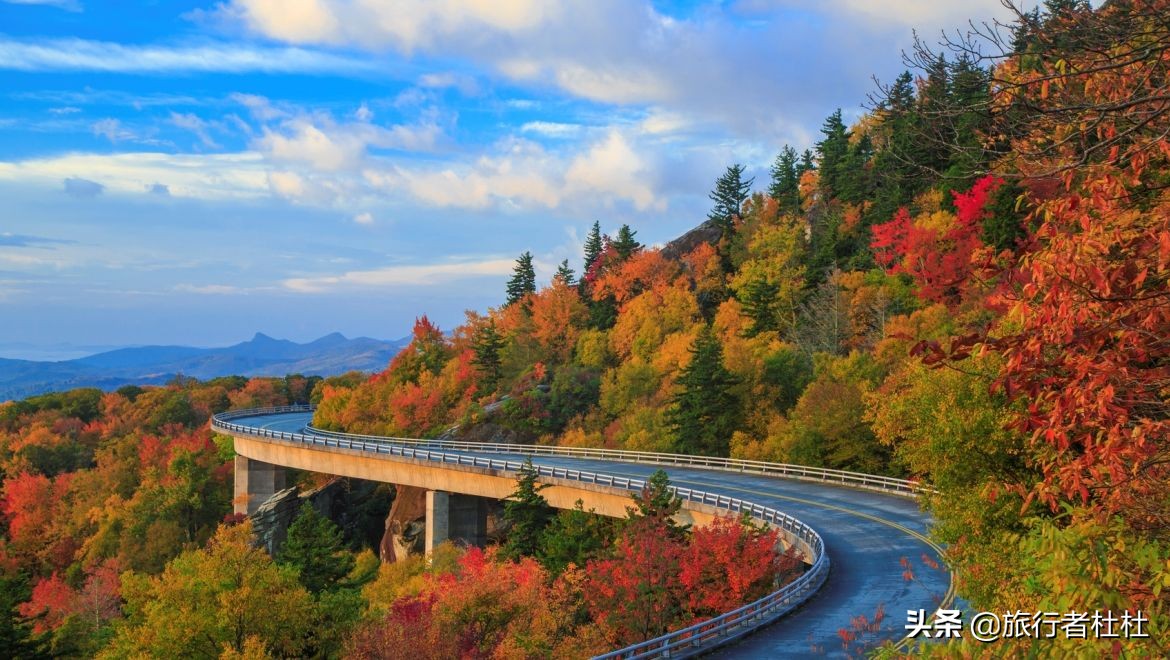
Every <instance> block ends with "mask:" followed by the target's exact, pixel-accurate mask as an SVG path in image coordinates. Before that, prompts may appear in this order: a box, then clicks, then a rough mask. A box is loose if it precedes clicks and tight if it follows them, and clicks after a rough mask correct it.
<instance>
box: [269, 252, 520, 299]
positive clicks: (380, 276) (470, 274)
mask: <svg viewBox="0 0 1170 660" xmlns="http://www.w3.org/2000/svg"><path fill="white" fill-rule="evenodd" d="M515 265H516V262H515V261H513V260H511V259H486V260H481V261H461V262H455V263H445V264H430V265H418V266H389V267H386V268H378V269H373V270H355V271H350V272H347V273H342V274H340V275H321V276H314V277H294V278H289V279H286V280H284V282H283V285H284V287H285V288H286V289H289V290H290V291H295V292H298V293H319V292H322V291H328V290H332V289H338V288H385V287H395V286H432V285H439V284H445V283H448V282H452V281H457V280H465V279H473V278H478V277H499V276H503V275H507V274H509V273H511V272H512V269H513V267H514V266H515Z"/></svg>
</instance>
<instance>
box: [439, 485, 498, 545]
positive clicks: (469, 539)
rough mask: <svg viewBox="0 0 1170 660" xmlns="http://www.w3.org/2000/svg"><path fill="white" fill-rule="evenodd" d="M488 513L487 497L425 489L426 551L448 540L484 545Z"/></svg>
mask: <svg viewBox="0 0 1170 660" xmlns="http://www.w3.org/2000/svg"><path fill="white" fill-rule="evenodd" d="M487 514H488V500H487V498H483V497H476V496H475V495H461V494H459V493H447V492H444V491H441V490H428V491H427V523H426V541H425V549H426V553H427V554H428V555H429V554H431V552H432V551H433V550H434V549H435V546H437V545H439V544H440V543H442V542H443V541H447V540H451V541H461V542H463V543H466V544H468V545H475V546H480V547H483V545H485V544H486V543H487Z"/></svg>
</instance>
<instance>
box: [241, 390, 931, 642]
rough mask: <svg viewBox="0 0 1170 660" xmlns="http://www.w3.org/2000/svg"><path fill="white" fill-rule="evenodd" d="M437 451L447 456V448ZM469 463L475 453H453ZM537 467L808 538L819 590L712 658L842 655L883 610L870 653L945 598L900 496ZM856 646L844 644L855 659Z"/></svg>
mask: <svg viewBox="0 0 1170 660" xmlns="http://www.w3.org/2000/svg"><path fill="white" fill-rule="evenodd" d="M310 418H311V414H309V413H286V414H280V415H267V416H257V417H246V418H237V419H233V420H231V421H232V422H233V423H235V424H241V425H246V426H253V427H257V428H266V429H269V430H274V431H284V432H290V433H293V432H301V431H302V430H303V429H304V427H305V425H306V424H307V423H308V422H309V420H310ZM443 451H446V452H451V450H449V449H444V450H443ZM458 453H463V454H468V455H475V454H476V453H475V452H467V451H464V452H458ZM482 455H483V456H485V457H486V456H490V457H491V458H495V459H500V458H509V457H510V458H512V459H513V460H523V459H524V455H522V454H513V455H508V454H501V453H498V452H493V453H491V454H487V453H484V454H482ZM533 461H534V462H535V463H536V464H538V465H546V466H556V467H569V468H573V469H580V470H587V471H593V472H603V473H605V474H610V475H614V476H626V477H632V478H639V479H642V478H646V477H648V476H649V475H650V474H651V473H653V472H654V471H655V470H657V469H659V468H660V467H662V469H665V470H666V472H667V473H668V474H669V475H670V479H671V482H672V483H673V484H675V485H677V486H681V487H685V488H694V489H698V490H703V491H707V492H711V493H719V494H725V495H728V496H731V497H737V498H742V499H746V500H750V501H752V502H754V503H757V504H763V505H766V506H771V507H773V508H776V509H779V510H782V511H784V512H785V513H788V514H790V515H792V516H795V517H796V518H798V519H800V520H801V521H803V522H805V523H806V524H808V525H810V526H811V527H813V528H814V529H816V530H817V531H818V532H819V533H820V534H821V537H822V538H823V539H824V542H825V546H826V548H827V550H828V555H829V558H830V560H831V562H832V572H831V573H830V575H829V579H828V581H827V582H826V583H825V585H824V586H823V587H821V589H820V591H819V592H818V593H817V594H816V596H814V597H813V599H812V600H811V601H809V602H808V603H806V604H805V605H804V606H803V607H801V608H800V609H799V610H797V611H795V612H793V613H790V614H789V615H787V616H785V617H784V618H782V619H780V620H779V621H778V622H776V623H774V624H772V625H771V626H768V627H767V628H765V629H763V630H761V631H759V632H757V633H755V634H753V635H751V636H749V637H747V638H745V639H743V640H741V641H739V642H738V643H736V644H734V645H731V646H728V647H725V648H724V649H722V650H720V651H717V652H716V653H715V657H735V658H741V657H760V658H775V657H793V656H808V655H821V654H824V655H827V656H830V657H832V656H840V655H844V654H845V649H844V648H843V646H842V640H841V638H840V637H839V636H838V634H837V631H838V630H840V629H842V628H845V629H849V628H850V619H851V618H852V617H856V616H858V615H865V616H866V617H868V618H869V619H870V620H872V619H873V616H874V613H875V611H876V610H877V609H878V607H879V606H881V607H883V608H884V610H885V614H886V617H885V620H884V622H883V623H882V626H881V630H880V632H878V633H876V634H872V633H870V634H866V635H862V637H861V639H862V640H863V641H864V642H867V643H869V644H876V643H879V642H880V641H884V640H897V639H900V638H901V637H902V636H903V635H904V632H905V631H904V629H903V626H904V624H905V623H906V610H917V609H923V610H926V612H928V613H929V612H932V611H934V610H935V609H936V608H937V607H939V603H940V602H941V601H942V599H943V598H944V597H945V595H946V594H947V592H948V588H949V586H950V575H949V573H947V571H946V569H945V567H943V568H942V569H941V570H935V569H931V568H929V567H928V566H927V565H926V564H925V563H924V562H923V560H922V558H923V557H924V556H925V557H928V558H929V559H930V560H931V561H933V562H937V563H938V564H939V565H940V566H941V565H942V562H941V558H940V557H939V555H938V551H937V549H936V548H935V547H934V546H933V545H931V544H930V543H928V542H927V540H926V539H925V534H926V529H927V524H928V522H929V517H928V515H927V514H925V513H923V512H921V511H920V510H919V508H918V505H917V503H916V502H915V501H914V500H911V499H909V498H906V497H901V496H896V495H887V494H883V493H878V492H872V491H866V490H860V489H856V488H850V487H846V486H838V485H830V484H824V483H815V482H808V481H798V480H793V479H783V478H776V477H769V476H760V475H752V474H740V473H735V472H726V471H718V470H707V469H699V468H692V467H663V466H657V465H643V464H637V463H626V462H616V461H605V460H597V459H585V458H570V457H562V456H534V457H533ZM903 558H905V559H908V560H910V561H911V562H912V570H913V574H914V580H913V581H907V580H906V579H905V577H904V575H903V573H904V571H905V568H904V567H903V566H902V560H903ZM859 650H860V647H859V645H858V643H854V644H852V645H850V647H849V649H848V651H849V653H850V655H856V654H857V653H858V651H859Z"/></svg>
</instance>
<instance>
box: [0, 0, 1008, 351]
mask: <svg viewBox="0 0 1170 660" xmlns="http://www.w3.org/2000/svg"><path fill="white" fill-rule="evenodd" d="M1004 15H1005V10H1004V9H1003V8H1002V7H1001V6H1000V5H999V4H998V3H997V2H995V1H994V0H986V1H979V2H970V1H963V0H889V1H886V2H878V1H876V0H875V1H870V0H816V1H808V2H805V1H802V0H737V1H728V2H700V1H697V0H691V1H684V2H665V1H655V2H646V1H644V0H586V1H581V2H555V3H553V2H541V1H538V0H514V1H510V2H509V1H505V0H499V1H495V0H425V1H424V0H401V1H399V2H376V1H374V0H225V1H223V2H176V1H166V2H142V3H130V2H97V1H94V0H39V1H38V0H0V98H2V99H3V101H2V105H0V197H2V198H3V200H4V202H3V205H2V207H0V321H2V322H0V356H4V357H13V356H18V355H31V354H32V353H33V352H35V351H33V349H31V348H29V347H30V346H31V347H37V346H41V347H43V346H50V345H55V344H64V343H68V344H75V345H85V346H90V345H126V344H143V343H178V344H192V345H221V344H227V343H234V342H236V341H240V340H243V339H246V338H248V337H250V336H251V334H252V333H253V332H255V331H258V330H259V331H263V332H266V333H268V334H272V335H274V336H279V337H287V338H291V339H295V340H308V339H312V338H315V337H317V336H320V335H323V334H326V333H328V332H332V331H335V330H336V331H341V332H343V333H345V334H347V335H351V336H358V335H366V336H373V337H383V338H394V337H400V336H403V335H405V334H407V333H408V332H409V329H410V326H411V324H412V322H413V319H414V317H415V316H416V315H419V314H423V313H426V314H428V315H429V316H430V317H431V318H432V319H433V320H435V321H437V322H438V323H439V324H440V325H441V326H442V327H444V328H446V329H449V328H451V327H452V326H454V325H455V324H457V323H458V322H460V321H461V319H462V318H463V310H465V309H469V308H470V309H478V310H484V309H486V308H487V307H489V306H494V305H498V304H499V303H500V302H501V301H502V298H503V290H504V282H505V281H506V280H507V278H508V276H509V274H510V271H511V265H512V261H513V259H515V257H516V255H517V254H519V253H520V252H522V251H525V250H530V251H531V252H532V253H533V255H534V256H535V258H536V263H537V267H538V276H540V277H542V278H544V279H547V278H548V277H549V276H551V273H552V271H553V270H554V269H555V265H556V264H557V263H558V262H559V261H560V260H561V259H564V258H569V259H570V263H571V264H573V265H575V266H576V267H578V268H579V262H580V243H581V239H582V237H583V236H584V234H585V232H586V231H587V229H588V227H589V226H590V225H591V224H592V223H593V221H594V220H597V221H600V222H601V225H602V228H603V230H604V231H613V230H614V229H616V228H617V227H618V226H620V225H621V224H622V223H629V224H630V225H631V226H632V227H633V228H634V229H636V230H637V231H638V237H639V238H640V239H642V240H643V241H644V242H647V243H651V244H655V243H662V242H665V241H667V240H669V239H671V238H673V237H674V236H677V235H678V234H681V233H682V232H684V231H686V230H687V229H689V228H690V227H692V226H694V225H696V224H698V223H699V222H700V221H701V220H702V219H703V217H704V215H705V213H706V211H707V208H708V205H709V202H708V200H707V198H706V193H707V191H708V190H709V189H710V188H711V185H712V183H713V181H714V179H715V178H716V177H717V176H718V175H719V174H720V173H721V172H722V171H723V170H724V168H725V167H726V166H727V165H729V164H731V163H733V162H740V163H743V164H745V165H747V166H748V168H749V170H750V171H751V172H753V173H755V174H756V175H757V177H758V178H757V181H758V182H764V181H765V180H766V179H767V166H768V164H769V163H770V162H771V160H772V158H773V157H774V156H775V154H776V152H777V151H778V150H779V149H780V147H781V146H783V145H784V144H792V145H794V146H796V147H798V148H804V147H807V146H810V145H811V143H812V142H813V141H814V139H815V136H816V134H817V131H818V128H819V127H820V125H821V122H822V121H823V119H824V117H825V116H827V115H828V114H829V113H831V112H832V111H833V110H834V109H835V108H837V107H841V108H843V110H844V112H845V114H846V117H847V118H850V117H851V118H856V117H857V116H858V114H859V113H860V112H861V108H860V105H861V103H862V101H864V99H865V95H866V93H867V92H869V91H871V90H872V89H873V88H874V85H873V82H872V80H871V76H877V77H878V78H880V79H884V80H889V79H892V78H893V77H894V76H895V75H897V74H898V73H899V72H900V71H901V70H902V68H903V67H902V65H901V57H900V53H901V51H902V50H903V49H905V48H907V47H908V46H909V45H910V43H911V41H912V31H913V30H915V29H917V30H918V31H919V32H920V33H922V34H926V35H931V34H937V33H938V31H939V30H941V29H943V28H952V29H953V28H955V27H962V26H965V25H966V21H967V20H968V19H976V20H986V19H989V18H992V17H996V16H999V17H1003V16H1004ZM757 187H760V186H759V185H757ZM18 344H20V345H22V346H19V347H18V346H17V345H18Z"/></svg>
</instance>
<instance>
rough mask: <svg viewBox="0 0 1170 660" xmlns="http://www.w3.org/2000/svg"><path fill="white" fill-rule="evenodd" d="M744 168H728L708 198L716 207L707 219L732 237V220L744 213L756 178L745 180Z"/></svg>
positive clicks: (713, 207)
mask: <svg viewBox="0 0 1170 660" xmlns="http://www.w3.org/2000/svg"><path fill="white" fill-rule="evenodd" d="M743 173H744V167H743V165H740V164H739V163H736V164H735V165H732V166H730V167H728V168H727V171H726V172H724V173H723V176H721V177H719V178H718V179H716V181H715V189H714V190H712V191H711V192H710V194H708V195H707V196H708V197H710V198H711V201H713V202H715V205H714V206H712V207H711V211H710V212H709V213H708V214H707V218H708V219H709V220H711V221H712V222H714V223H716V224H717V225H719V227H721V228H722V229H723V233H724V235H725V236H726V235H730V233H731V230H732V227H733V224H732V218H735V217H737V216H739V214H740V213H742V212H743V203H744V202H745V201H747V198H748V194H749V192H750V191H751V189H752V183H754V182H755V178H751V179H748V180H746V181H745V180H744V178H743Z"/></svg>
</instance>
